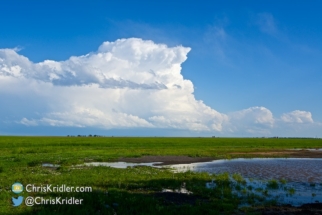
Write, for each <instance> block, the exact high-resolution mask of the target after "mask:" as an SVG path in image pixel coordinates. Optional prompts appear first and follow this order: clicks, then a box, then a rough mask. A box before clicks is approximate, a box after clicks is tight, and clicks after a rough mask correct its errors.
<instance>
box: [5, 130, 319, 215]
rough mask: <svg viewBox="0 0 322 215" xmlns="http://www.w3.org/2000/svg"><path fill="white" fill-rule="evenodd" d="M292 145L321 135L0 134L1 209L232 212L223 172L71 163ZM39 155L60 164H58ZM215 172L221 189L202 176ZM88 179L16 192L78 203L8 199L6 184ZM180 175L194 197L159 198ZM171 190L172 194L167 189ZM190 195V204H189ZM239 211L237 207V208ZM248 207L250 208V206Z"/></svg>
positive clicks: (314, 143) (311, 143) (310, 143)
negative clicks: (57, 188) (76, 189)
mask: <svg viewBox="0 0 322 215" xmlns="http://www.w3.org/2000/svg"><path fill="white" fill-rule="evenodd" d="M293 148H322V140H321V139H266V138H131V137H127V138H121V137H5V136H3V137H0V214H115V213H116V214H232V213H237V212H238V211H239V210H238V203H239V200H238V199H237V198H236V197H234V196H233V195H232V194H231V186H230V185H229V182H228V181H227V180H226V179H227V176H226V175H217V176H212V175H208V174H206V173H193V172H186V173H172V172H171V171H170V170H167V169H155V168H152V167H136V168H127V169H114V168H107V167H87V168H74V167H73V165H76V164H83V163H84V162H86V161H113V160H115V159H117V158H120V157H139V156H144V155H186V156H191V157H213V158H214V159H220V158H233V157H252V156H254V154H248V155H247V154H246V155H245V154H231V153H236V152H243V153H246V152H247V153H248V152H267V151H279V150H281V151H282V150H285V149H293ZM42 163H53V164H59V165H60V167H59V168H58V169H53V168H43V167H42V166H41V164H42ZM213 178H215V179H216V181H217V182H218V183H219V184H220V183H221V184H222V188H221V189H213V190H209V189H206V188H205V182H207V181H208V182H209V181H211V179H213ZM14 182H20V183H22V184H24V185H26V184H35V185H45V184H53V185H62V184H66V185H67V186H91V187H92V188H93V191H92V192H89V193H57V192H56V193H27V192H26V191H24V192H23V193H22V194H21V195H22V196H24V197H27V196H34V197H35V196H42V197H45V198H49V197H52V198H53V197H56V196H61V197H64V198H65V197H75V198H82V199H84V203H83V204H82V205H37V206H33V207H27V206H26V205H24V204H23V205H21V206H19V207H13V206H12V202H11V197H13V196H14V197H16V196H18V195H17V194H14V193H13V192H12V191H11V185H12V184H13V183H14ZM183 182H185V183H186V186H187V189H189V190H191V191H192V192H193V193H194V195H193V196H191V198H195V199H189V198H190V197H189V198H188V199H183V200H182V199H181V200H180V199H173V201H170V200H169V199H167V198H163V197H162V198H159V196H158V195H157V193H158V192H159V191H161V190H162V188H167V189H177V188H179V187H180V186H181V185H182V183H183ZM173 198H174V197H173ZM192 201H194V204H193V205H192V204H190V203H191V202H192ZM236 211H237V212H236ZM249 213H250V214H251V213H252V212H251V210H250V212H249Z"/></svg>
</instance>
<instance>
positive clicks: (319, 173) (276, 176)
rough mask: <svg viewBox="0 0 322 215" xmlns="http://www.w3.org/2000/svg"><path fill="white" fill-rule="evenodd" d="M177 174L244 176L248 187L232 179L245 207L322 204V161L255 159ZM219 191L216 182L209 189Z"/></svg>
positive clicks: (191, 166)
mask: <svg viewBox="0 0 322 215" xmlns="http://www.w3.org/2000/svg"><path fill="white" fill-rule="evenodd" d="M169 167H171V168H173V170H174V171H175V172H185V171H188V170H190V171H194V172H208V173H211V174H220V173H225V172H227V173H229V174H230V175H233V174H240V175H241V176H242V177H244V183H238V182H237V181H235V180H234V179H233V178H231V181H232V184H233V192H234V193H235V194H237V195H238V196H239V197H240V198H241V199H243V200H244V201H245V202H244V205H247V204H250V203H252V204H255V203H260V202H261V201H264V199H265V201H266V200H273V201H276V202H277V203H280V204H291V205H293V206H300V205H302V204H306V203H315V202H322V159H311V158H253V159H242V158H240V159H231V160H215V161H212V162H204V163H194V164H180V165H169ZM205 186H206V187H207V188H210V189H213V188H216V183H215V182H214V181H212V182H208V183H206V185H205Z"/></svg>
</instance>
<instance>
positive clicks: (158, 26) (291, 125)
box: [0, 0, 322, 137]
mask: <svg viewBox="0 0 322 215" xmlns="http://www.w3.org/2000/svg"><path fill="white" fill-rule="evenodd" d="M321 7H322V2H321V1H310V2H309V3H308V2H304V1H292V3H289V2H286V1H285V2H284V3H283V2H282V3H281V2H280V1H202V0H200V1H191V0H186V1H179V0H176V1H158V0H156V1H147V0H146V1H145V0H141V1H139V0H137V1H122V0H119V1H114V0H110V1H107V0H106V1H102V0H98V1H94V2H93V1H60V0H56V1H22V0H21V1H18V0H13V1H2V2H1V7H0V20H1V28H0V101H1V102H0V135H63V136H65V135H78V134H81V135H88V134H99V135H114V136H205V137H208V136H220V137H271V136H280V137H283V136H285V137H322V111H321V110H322V93H321V92H322V60H321V59H322V39H321V38H322V27H321V26H322V14H321V12H320V8H321Z"/></svg>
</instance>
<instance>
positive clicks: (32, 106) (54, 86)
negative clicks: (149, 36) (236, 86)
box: [0, 38, 313, 134]
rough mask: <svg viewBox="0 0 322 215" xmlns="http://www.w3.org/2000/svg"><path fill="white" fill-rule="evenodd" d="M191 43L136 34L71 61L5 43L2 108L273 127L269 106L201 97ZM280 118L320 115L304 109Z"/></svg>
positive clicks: (20, 118)
mask: <svg viewBox="0 0 322 215" xmlns="http://www.w3.org/2000/svg"><path fill="white" fill-rule="evenodd" d="M189 51H190V48H186V47H182V46H177V47H167V46H166V45H164V44H156V43H154V42H153V41H146V40H142V39H137V38H130V39H119V40H116V41H115V42H104V43H103V44H102V45H101V46H100V47H99V48H98V50H97V51H96V52H92V53H89V54H86V55H82V56H72V57H70V58H69V59H68V60H65V61H53V60H45V61H43V62H40V63H33V62H31V61H30V60H29V59H28V58H26V57H24V56H22V55H20V54H19V53H17V52H16V50H14V49H0V99H1V100H4V101H7V103H5V104H4V105H3V106H2V107H1V109H2V113H3V112H7V113H8V114H6V120H5V121H10V120H13V119H14V120H15V121H16V122H19V123H20V124H23V125H26V126H39V125H49V126H72V127H94V128H103V129H111V128H172V129H185V130H191V131H206V132H207V131H209V132H213V131H216V132H228V133H234V132H240V131H244V132H248V133H260V134H262V133H269V131H270V129H271V128H273V127H274V125H275V123H276V120H275V119H274V117H273V114H272V113H271V112H270V110H268V109H267V108H265V107H251V108H248V109H245V110H241V111H237V112H234V113H231V114H223V113H219V112H218V111H216V110H214V109H212V108H210V107H209V106H207V105H205V104H204V103H203V102H202V101H200V100H196V99H195V97H194V94H193V92H194V87H193V83H192V82H191V81H190V80H186V79H184V77H183V76H182V74H181V64H182V63H183V62H184V61H185V60H186V59H187V54H188V52H189ZM13 106H14V107H15V108H13ZM19 108H20V109H19ZM14 110H16V111H14ZM278 121H280V122H286V123H290V122H293V123H301V122H311V123H313V120H312V117H311V114H310V113H309V112H305V111H294V112H291V113H287V114H284V115H283V116H282V117H281V120H278Z"/></svg>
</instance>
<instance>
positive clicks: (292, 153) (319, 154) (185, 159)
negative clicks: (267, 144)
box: [117, 150, 322, 165]
mask: <svg viewBox="0 0 322 215" xmlns="http://www.w3.org/2000/svg"><path fill="white" fill-rule="evenodd" d="M229 155H232V156H233V157H234V158H237V157H241V158H242V157H248V155H251V157H253V158H255V157H261V158H263V157H266V158H274V157H285V158H322V151H321V150H283V151H268V152H248V153H242V152H233V153H229ZM213 160H218V159H217V158H212V157H189V156H173V155H171V156H170V155H166V156H158V155H157V156H153V155H149V156H142V157H135V158H129V157H127V158H119V159H117V161H119V162H130V163H151V162H162V163H161V164H156V165H172V164H191V163H199V162H208V161H213Z"/></svg>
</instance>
